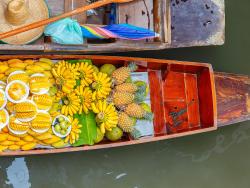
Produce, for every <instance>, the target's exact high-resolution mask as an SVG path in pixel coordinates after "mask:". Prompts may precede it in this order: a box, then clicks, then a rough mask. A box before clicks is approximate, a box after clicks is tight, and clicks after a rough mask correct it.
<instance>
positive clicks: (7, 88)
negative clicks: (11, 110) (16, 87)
mask: <svg viewBox="0 0 250 188" xmlns="http://www.w3.org/2000/svg"><path fill="white" fill-rule="evenodd" d="M15 83H18V84H20V85H22V86H24V88H25V95H24V96H23V98H21V99H20V100H17V101H16V100H14V99H12V98H11V97H10V96H9V93H8V90H9V88H10V86H11V85H12V84H15ZM5 94H6V96H7V99H8V100H9V101H10V102H12V103H20V102H23V101H25V100H26V99H27V98H28V96H29V86H28V85H27V84H25V83H24V82H22V81H20V80H13V81H11V82H10V83H8V85H7V86H6V88H5Z"/></svg>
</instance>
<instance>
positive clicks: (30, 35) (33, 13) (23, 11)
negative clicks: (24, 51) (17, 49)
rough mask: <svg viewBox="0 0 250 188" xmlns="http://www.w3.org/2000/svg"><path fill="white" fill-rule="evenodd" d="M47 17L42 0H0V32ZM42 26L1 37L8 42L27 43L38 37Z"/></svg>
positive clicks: (46, 9)
mask: <svg viewBox="0 0 250 188" xmlns="http://www.w3.org/2000/svg"><path fill="white" fill-rule="evenodd" d="M47 18H49V10H48V7H47V4H46V3H45V1H44V0H0V33H3V32H7V31H10V30H13V29H16V28H18V27H21V26H25V25H28V24H30V23H33V22H37V21H40V20H44V19H47ZM43 31H44V27H40V28H37V29H33V30H30V31H26V32H24V33H20V34H18V35H15V36H12V37H9V38H6V39H2V41H3V42H5V43H8V44H27V43H30V42H32V41H34V40H35V39H38V38H39V37H40V36H41V35H42V34H43Z"/></svg>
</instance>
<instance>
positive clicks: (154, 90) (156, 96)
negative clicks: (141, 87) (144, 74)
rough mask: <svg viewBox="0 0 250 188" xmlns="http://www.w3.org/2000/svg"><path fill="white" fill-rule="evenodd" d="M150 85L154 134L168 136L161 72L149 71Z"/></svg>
mask: <svg viewBox="0 0 250 188" xmlns="http://www.w3.org/2000/svg"><path fill="white" fill-rule="evenodd" d="M148 75H149V83H150V96H151V97H150V98H151V108H152V111H153V112H154V114H155V116H154V134H155V135H156V136H159V135H163V134H166V132H167V129H166V125H165V117H164V104H163V97H162V92H163V91H162V78H161V72H160V71H153V70H149V71H148Z"/></svg>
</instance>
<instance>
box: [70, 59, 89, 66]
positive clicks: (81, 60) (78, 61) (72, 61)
mask: <svg viewBox="0 0 250 188" xmlns="http://www.w3.org/2000/svg"><path fill="white" fill-rule="evenodd" d="M66 61H67V62H68V63H72V64H74V63H88V64H90V65H92V61H91V60H90V59H71V60H66Z"/></svg>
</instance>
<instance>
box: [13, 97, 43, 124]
mask: <svg viewBox="0 0 250 188" xmlns="http://www.w3.org/2000/svg"><path fill="white" fill-rule="evenodd" d="M22 102H28V103H31V104H33V105H34V106H35V107H36V115H37V113H38V109H37V105H36V103H34V102H33V101H32V100H28V99H27V100H24V101H22ZM36 115H35V116H33V117H31V118H25V119H22V118H16V119H18V120H19V121H21V122H29V121H32V120H33V119H35V118H36Z"/></svg>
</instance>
